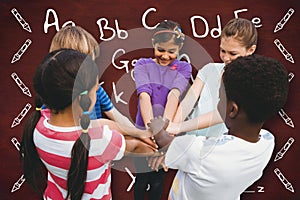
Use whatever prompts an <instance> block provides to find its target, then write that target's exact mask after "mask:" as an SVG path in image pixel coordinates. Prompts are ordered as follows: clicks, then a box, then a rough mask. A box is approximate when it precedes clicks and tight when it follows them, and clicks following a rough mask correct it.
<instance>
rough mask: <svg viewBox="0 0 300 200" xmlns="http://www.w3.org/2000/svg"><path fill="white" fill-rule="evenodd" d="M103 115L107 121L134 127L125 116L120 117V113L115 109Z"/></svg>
mask: <svg viewBox="0 0 300 200" xmlns="http://www.w3.org/2000/svg"><path fill="white" fill-rule="evenodd" d="M104 113H105V114H106V116H107V117H108V118H109V119H111V120H113V121H115V122H117V123H119V124H122V125H126V126H130V127H134V125H133V124H132V123H131V121H130V120H129V119H128V118H127V117H126V116H124V115H122V113H120V112H119V111H118V110H117V109H116V108H115V107H114V108H112V109H111V110H109V111H107V112H104Z"/></svg>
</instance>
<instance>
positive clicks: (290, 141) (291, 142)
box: [274, 137, 295, 162]
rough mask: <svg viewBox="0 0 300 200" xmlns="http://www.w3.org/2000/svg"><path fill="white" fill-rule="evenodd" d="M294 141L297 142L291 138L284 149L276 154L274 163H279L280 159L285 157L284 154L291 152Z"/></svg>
mask: <svg viewBox="0 0 300 200" xmlns="http://www.w3.org/2000/svg"><path fill="white" fill-rule="evenodd" d="M294 141H295V139H294V138H292V137H290V138H289V139H288V141H287V142H286V143H285V144H284V145H283V147H282V148H281V149H280V150H279V151H278V153H277V154H276V157H275V159H274V162H276V161H278V160H279V159H281V158H282V157H283V156H284V154H285V153H286V152H287V151H288V150H289V148H290V147H291V145H292V144H293V142H294Z"/></svg>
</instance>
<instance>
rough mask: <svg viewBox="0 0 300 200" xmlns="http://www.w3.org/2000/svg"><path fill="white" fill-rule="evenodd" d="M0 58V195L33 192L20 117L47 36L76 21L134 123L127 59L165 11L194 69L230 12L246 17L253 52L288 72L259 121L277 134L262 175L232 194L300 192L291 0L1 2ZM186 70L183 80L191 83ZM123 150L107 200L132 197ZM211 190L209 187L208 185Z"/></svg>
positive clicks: (295, 22) (295, 23)
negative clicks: (286, 84)
mask: <svg viewBox="0 0 300 200" xmlns="http://www.w3.org/2000/svg"><path fill="white" fill-rule="evenodd" d="M0 5H1V6H0V15H1V21H0V27H1V38H0V44H1V46H0V48H1V59H0V81H1V86H0V93H1V115H2V116H1V120H0V134H1V140H0V155H1V164H0V173H1V175H0V178H1V181H0V196H1V199H10V200H11V199H37V196H36V194H34V193H33V192H32V191H31V189H30V188H29V187H28V185H27V184H26V180H25V179H24V176H23V174H22V169H21V164H20V159H19V154H18V150H19V145H20V143H19V142H20V140H21V135H22V130H23V126H24V122H25V120H26V119H27V116H28V113H29V112H31V111H32V110H33V105H34V104H33V96H34V95H35V94H34V90H33V86H32V78H33V74H34V71H35V68H36V67H37V65H38V64H39V63H40V62H41V60H42V58H43V57H44V55H46V54H47V52H48V50H49V46H50V41H51V39H52V37H53V36H54V34H55V33H56V32H57V31H58V30H59V29H60V28H61V27H63V26H65V25H68V24H76V25H80V26H81V27H83V28H85V29H86V30H87V31H89V32H90V33H91V34H92V35H93V36H94V37H95V38H96V39H97V41H98V42H99V45H100V50H101V56H100V58H98V59H97V63H98V65H99V66H100V67H99V68H100V75H101V81H102V86H103V87H104V88H105V90H106V91H107V93H108V94H109V95H110V97H111V99H112V101H113V103H114V105H115V106H116V107H117V108H118V109H119V110H120V111H121V112H122V113H123V114H124V115H126V116H127V117H129V119H130V120H131V121H135V114H136V110H137V98H136V93H135V87H134V77H133V76H132V73H133V70H134V64H135V61H136V60H137V59H138V58H140V57H151V56H152V46H151V40H150V39H151V34H152V31H153V29H154V28H155V26H156V25H157V23H159V22H160V21H162V20H164V19H170V20H173V21H177V22H178V23H179V24H181V26H182V29H183V32H184V33H185V34H186V36H187V40H186V42H185V45H184V48H183V49H182V51H181V53H180V57H181V59H184V60H186V61H188V62H190V63H191V64H192V66H193V77H195V74H196V72H197V71H198V69H200V68H201V67H203V65H205V64H207V63H209V62H221V60H220V58H219V37H220V31H221V29H222V27H223V26H224V25H225V24H226V22H227V21H229V20H230V19H232V18H235V17H242V18H247V19H249V20H251V21H252V22H253V23H254V24H255V26H256V27H257V29H258V34H259V41H258V48H257V50H256V53H258V54H262V55H265V56H269V57H273V58H276V59H278V60H280V61H281V62H282V63H283V64H284V65H285V66H286V68H287V70H288V71H289V81H290V93H289V98H288V102H287V104H286V105H285V106H284V107H283V108H282V109H281V110H280V111H279V112H278V115H276V116H274V117H273V118H272V119H271V120H269V121H268V122H267V123H266V124H265V125H264V128H266V129H269V130H270V131H271V132H272V133H273V134H274V135H275V137H276V146H275V150H274V153H273V155H272V158H271V161H270V163H269V164H268V165H267V167H266V169H265V171H264V174H263V176H262V178H261V179H259V180H258V181H257V182H255V183H254V184H253V185H252V186H251V187H249V188H248V189H247V190H246V191H245V192H244V193H243V194H242V196H241V199H243V200H250V199H256V200H265V199H278V200H281V199H289V200H292V199H293V200H296V199H300V181H299V180H300V172H299V171H298V170H299V169H300V164H299V162H298V161H297V157H298V156H299V152H300V149H299V148H300V145H298V142H300V135H299V132H300V128H299V126H300V125H299V119H300V104H299V101H300V92H299V88H298V85H299V78H298V77H297V76H300V68H299V66H298V64H297V63H298V62H299V61H300V54H299V53H300V51H299V50H300V42H299V41H298V39H299V37H298V34H299V32H300V27H299V25H300V16H299V12H300V3H299V2H298V1H295V0H273V1H260V0H251V1H242V0H233V1H223V0H215V1H204V0H185V1H175V0H171V1H152V2H151V1H146V0H139V1H121V0H109V1H108V0H103V1H95V0H89V1H71V0H65V1H58V0H51V1H48V0H44V1H30V2H25V1H20V0H11V1H7V0H6V1H1V2H0ZM192 81H193V78H191V82H192ZM128 163H130V158H125V159H124V160H121V161H120V162H117V163H114V165H115V167H113V169H112V194H113V199H117V200H122V199H124V200H125V199H133V182H134V176H135V174H134V171H133V170H132V168H133V167H132V166H131V165H130V164H128ZM174 174H175V171H173V170H171V171H170V172H169V173H168V175H167V177H166V180H165V184H164V192H163V197H162V199H167V196H168V192H169V188H170V185H171V183H172V178H173V176H174ZM216 192H218V191H216Z"/></svg>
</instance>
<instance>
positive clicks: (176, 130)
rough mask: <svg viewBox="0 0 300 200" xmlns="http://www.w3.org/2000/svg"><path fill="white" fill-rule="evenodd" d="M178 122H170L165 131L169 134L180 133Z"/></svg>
mask: <svg viewBox="0 0 300 200" xmlns="http://www.w3.org/2000/svg"><path fill="white" fill-rule="evenodd" d="M179 126H180V124H179V123H174V122H170V123H169V125H168V127H167V129H166V131H167V132H169V133H170V135H173V136H175V135H177V134H179V133H180V127H179Z"/></svg>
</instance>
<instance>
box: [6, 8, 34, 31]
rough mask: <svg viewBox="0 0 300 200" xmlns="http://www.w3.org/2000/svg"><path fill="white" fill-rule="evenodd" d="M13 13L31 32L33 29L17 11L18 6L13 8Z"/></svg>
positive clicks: (25, 28)
mask: <svg viewBox="0 0 300 200" xmlns="http://www.w3.org/2000/svg"><path fill="white" fill-rule="evenodd" d="M11 13H12V14H13V15H14V16H15V18H16V19H17V20H18V22H19V23H20V24H21V26H22V28H23V29H24V30H26V31H28V32H30V33H31V29H30V26H29V24H28V23H27V22H26V21H25V20H24V19H23V17H22V16H21V15H20V13H19V12H18V11H17V9H16V8H13V9H11Z"/></svg>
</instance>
